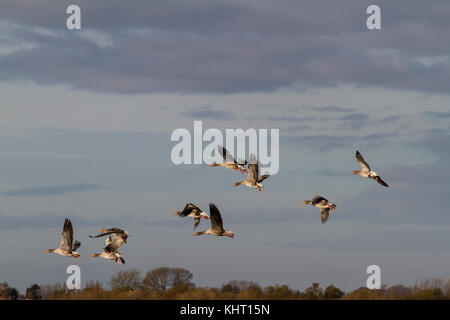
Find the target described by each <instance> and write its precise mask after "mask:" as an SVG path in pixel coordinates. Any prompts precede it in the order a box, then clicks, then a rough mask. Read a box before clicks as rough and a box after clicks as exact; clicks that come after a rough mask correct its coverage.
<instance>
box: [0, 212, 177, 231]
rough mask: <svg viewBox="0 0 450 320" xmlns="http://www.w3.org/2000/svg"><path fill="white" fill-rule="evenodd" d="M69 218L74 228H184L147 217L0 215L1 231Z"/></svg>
mask: <svg viewBox="0 0 450 320" xmlns="http://www.w3.org/2000/svg"><path fill="white" fill-rule="evenodd" d="M65 218H69V219H70V220H71V221H72V224H73V225H74V227H76V228H78V227H81V228H83V227H93V228H99V227H101V226H122V227H125V226H129V225H139V226H160V227H167V226H171V227H174V228H179V227H182V225H181V224H177V223H174V222H173V220H170V219H167V220H156V219H152V218H149V217H145V216H120V217H105V218H95V219H94V218H93V219H87V218H84V217H82V216H80V215H77V214H69V215H65V216H64V215H61V214H56V213H39V214H33V215H29V216H7V215H0V230H8V231H11V230H17V229H43V228H49V227H54V226H59V225H61V226H62V224H63V222H64V219H65Z"/></svg>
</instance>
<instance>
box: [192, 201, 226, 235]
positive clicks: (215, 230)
mask: <svg viewBox="0 0 450 320" xmlns="http://www.w3.org/2000/svg"><path fill="white" fill-rule="evenodd" d="M209 216H210V218H211V227H210V228H209V229H207V230H205V231H200V232H196V233H194V236H199V235H202V234H210V235H213V236H217V237H221V236H227V237H230V238H234V233H233V232H232V231H230V230H225V229H224V228H223V221H222V216H221V214H220V212H219V209H217V207H216V206H215V204H213V203H210V204H209Z"/></svg>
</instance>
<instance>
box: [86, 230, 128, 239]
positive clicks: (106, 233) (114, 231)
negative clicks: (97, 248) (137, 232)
mask: <svg viewBox="0 0 450 320" xmlns="http://www.w3.org/2000/svg"><path fill="white" fill-rule="evenodd" d="M99 232H100V233H99V234H98V235H96V236H91V235H89V238H100V237H103V236H107V235H110V234H115V235H124V234H125V233H126V232H125V231H124V230H122V229H119V228H109V229H100V230H99Z"/></svg>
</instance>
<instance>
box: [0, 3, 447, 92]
mask: <svg viewBox="0 0 450 320" xmlns="http://www.w3.org/2000/svg"><path fill="white" fill-rule="evenodd" d="M413 3H415V4H416V5H418V6H420V7H421V8H422V9H421V10H413V9H412V8H414V5H413ZM68 4H69V1H65V2H64V1H56V0H46V1H44V0H41V1H33V4H29V3H26V4H25V3H21V2H17V1H13V0H4V1H3V2H2V11H1V13H0V20H3V21H10V22H13V23H16V24H20V25H21V26H23V28H21V29H20V30H18V29H13V30H6V31H4V32H5V33H6V34H7V35H8V36H9V37H10V38H16V39H18V40H25V41H28V42H30V43H37V44H38V45H37V46H36V47H35V48H32V49H28V50H22V51H18V52H16V53H14V54H10V55H6V56H2V57H1V58H0V68H1V69H2V75H1V76H0V79H2V80H4V81H8V80H12V79H25V80H29V79H31V80H33V81H35V82H38V83H40V84H46V83H47V84H59V83H64V84H69V85H72V86H73V87H75V88H80V89H86V90H100V91H108V92H118V93H147V92H182V93H186V92H188V93H189V92H199V93H210V92H220V93H231V92H233V93H236V92H255V91H256V92H258V91H273V90H276V89H279V88H283V87H287V86H291V85H297V86H298V87H300V88H310V87H336V86H338V85H341V84H346V83H351V84H355V85H357V86H377V87H387V88H397V89H406V90H420V91H425V92H444V93H447V92H448V91H449V89H450V87H449V86H450V85H449V83H450V72H449V71H450V58H448V52H449V51H450V44H449V43H448V42H446V41H442V40H441V39H447V38H448V37H449V36H450V31H449V30H450V23H449V21H448V10H447V8H448V3H447V2H445V1H433V3H430V4H427V6H426V7H423V6H422V5H421V3H420V2H419V1H404V2H403V5H402V4H401V3H400V2H398V1H397V2H395V4H394V3H391V2H389V1H381V6H382V7H383V12H384V13H386V14H384V15H383V17H384V18H383V25H384V27H383V30H381V31H372V32H371V31H368V30H366V29H365V27H364V18H365V9H366V8H367V6H368V5H369V4H370V3H369V1H363V2H361V1H356V0H354V1H350V0H347V1H341V2H340V5H339V6H336V5H335V3H334V2H333V1H327V2H321V3H320V4H319V3H312V2H311V3H305V2H302V3H293V2H289V5H288V4H287V3H285V2H283V1H281V2H276V3H273V2H272V1H251V2H246V3H242V2H239V1H219V2H207V1H199V0H189V1H185V2H183V3H180V2H175V1H164V2H163V3H159V2H158V3H143V2H142V1H131V2H129V3H127V6H126V7H124V5H123V2H122V1H118V0H115V1H110V2H108V6H104V5H102V4H100V3H97V2H92V1H80V6H81V7H82V10H83V12H84V15H85V16H84V20H83V21H85V24H84V29H83V30H81V31H80V32H69V31H67V30H64V24H63V21H62V20H63V19H62V18H63V17H64V15H63V17H61V13H64V12H65V7H66V6H67V5H68ZM70 4H71V3H70ZM42 7H45V10H43V9H42ZM317 17H320V19H317ZM405 17H408V19H405ZM431 17H432V18H431ZM32 26H40V27H45V28H48V29H49V30H50V31H51V32H55V31H57V33H58V34H59V36H56V37H54V36H48V32H42V31H41V32H40V33H39V32H37V31H36V29H34V28H32ZM83 32H84V33H83ZM89 32H90V33H89ZM92 32H94V33H95V32H98V34H97V36H96V37H92V34H93V33H92ZM88 33H89V34H90V36H89V34H88ZM46 34H47V35H46ZM430 35H433V36H430ZM95 38H96V39H99V41H96V40H95ZM102 39H103V40H102ZM102 43H103V45H102ZM105 43H106V44H108V45H104V44H105ZM446 57H447V58H446Z"/></svg>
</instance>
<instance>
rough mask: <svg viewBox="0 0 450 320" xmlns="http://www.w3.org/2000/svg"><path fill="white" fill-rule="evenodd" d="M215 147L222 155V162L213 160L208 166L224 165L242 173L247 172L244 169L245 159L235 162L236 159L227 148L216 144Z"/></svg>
mask: <svg viewBox="0 0 450 320" xmlns="http://www.w3.org/2000/svg"><path fill="white" fill-rule="evenodd" d="M217 149H218V150H219V152H220V154H221V155H222V158H223V160H224V162H221V163H217V162H213V163H211V164H210V165H209V166H210V167H224V168H228V169H230V170H234V171H239V172H240V173H242V174H244V172H247V170H246V169H245V165H246V164H247V161H245V160H244V161H239V162H237V161H236V159H234V158H233V156H232V155H231V153H229V152H228V150H227V149H225V147H222V146H217Z"/></svg>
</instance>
